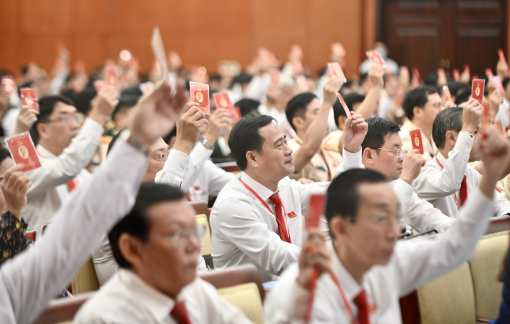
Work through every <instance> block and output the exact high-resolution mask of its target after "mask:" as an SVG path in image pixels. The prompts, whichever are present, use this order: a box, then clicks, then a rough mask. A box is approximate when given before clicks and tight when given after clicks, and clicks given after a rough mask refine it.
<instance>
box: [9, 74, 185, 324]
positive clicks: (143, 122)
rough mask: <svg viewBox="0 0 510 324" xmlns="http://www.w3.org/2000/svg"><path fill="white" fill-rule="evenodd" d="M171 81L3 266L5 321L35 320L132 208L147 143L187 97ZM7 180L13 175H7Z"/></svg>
mask: <svg viewBox="0 0 510 324" xmlns="http://www.w3.org/2000/svg"><path fill="white" fill-rule="evenodd" d="M171 92H172V89H171V88H170V86H169V85H168V83H167V82H166V83H163V84H160V85H158V86H157V87H156V89H155V90H154V92H153V93H152V94H150V95H149V96H147V97H145V98H143V99H142V100H141V101H140V102H139V103H138V106H137V108H135V109H136V111H135V112H134V116H135V118H134V120H133V124H132V125H131V126H130V130H131V134H130V136H129V137H128V139H127V140H126V141H124V140H121V141H119V143H117V145H116V147H115V148H114V149H113V151H112V153H111V155H110V157H109V158H108V160H107V161H106V162H105V164H104V165H103V166H101V167H100V168H99V170H98V171H97V172H96V173H95V174H94V176H92V179H90V181H87V182H86V183H83V184H82V185H81V186H80V187H79V188H78V189H77V190H76V192H75V193H73V197H72V201H71V200H69V201H67V202H66V203H65V204H64V206H63V207H62V208H61V209H60V210H59V212H58V213H57V215H56V216H55V219H54V221H53V223H52V226H50V227H49V228H48V231H47V237H46V238H45V239H43V240H40V241H39V242H38V243H37V244H35V246H34V247H32V248H30V249H27V250H26V251H25V252H23V253H21V254H20V255H18V256H17V257H16V258H14V259H12V260H9V261H7V262H5V264H3V265H2V267H1V268H0V285H1V289H0V318H1V319H2V323H13V324H14V323H32V322H33V321H34V320H35V319H36V318H37V317H38V316H39V314H41V312H42V311H43V310H44V308H45V307H46V306H47V305H48V303H49V302H50V300H51V299H52V298H53V297H54V295H55V292H56V291H58V290H59V289H61V287H63V286H66V285H68V284H69V282H71V280H72V278H73V277H74V275H75V274H76V271H77V270H78V269H79V267H80V266H81V265H82V264H83V263H84V262H85V260H86V259H87V258H88V255H89V253H90V251H91V250H92V248H93V247H94V246H95V245H97V243H98V242H99V240H100V239H101V236H102V235H103V233H105V232H107V231H108V230H109V229H110V228H111V226H113V225H114V224H115V223H116V222H117V221H118V220H119V219H120V218H121V217H123V216H124V215H126V213H127V212H128V211H129V210H130V209H131V207H132V205H133V203H134V200H135V197H136V194H137V192H138V189H139V186H140V182H141V181H140V180H141V178H142V174H143V172H144V171H145V169H146V166H147V156H146V154H147V153H146V152H147V147H148V146H149V145H151V144H152V143H153V142H154V141H155V140H156V139H157V138H158V137H160V136H161V135H163V134H165V133H167V132H168V130H169V129H171V128H172V127H173V126H174V125H175V121H176V119H177V118H176V116H178V114H179V112H180V107H182V106H183V105H184V102H185V100H186V97H185V95H184V88H183V87H182V86H181V87H178V90H177V91H176V94H175V96H172V95H171ZM4 181H8V176H7V174H6V176H5V177H4Z"/></svg>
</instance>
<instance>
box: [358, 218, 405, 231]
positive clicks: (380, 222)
mask: <svg viewBox="0 0 510 324" xmlns="http://www.w3.org/2000/svg"><path fill="white" fill-rule="evenodd" d="M356 220H361V221H367V222H371V223H374V224H378V225H381V226H386V227H390V226H391V225H393V224H395V223H397V224H398V225H399V226H400V228H404V227H405V226H406V223H405V220H404V218H403V217H402V216H401V215H395V216H389V215H377V216H374V217H370V218H368V217H367V218H364V217H357V218H356Z"/></svg>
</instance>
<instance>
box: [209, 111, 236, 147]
mask: <svg viewBox="0 0 510 324" xmlns="http://www.w3.org/2000/svg"><path fill="white" fill-rule="evenodd" d="M231 124H232V118H231V116H230V114H229V113H228V111H226V110H225V109H216V110H215V111H214V112H213V113H212V114H211V116H210V118H209V128H208V129H207V133H206V135H205V138H207V142H208V143H209V144H211V145H214V143H216V141H217V140H218V138H219V137H220V136H221V133H222V132H224V129H227V128H228V127H230V125H231Z"/></svg>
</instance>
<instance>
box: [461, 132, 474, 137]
mask: <svg viewBox="0 0 510 324" xmlns="http://www.w3.org/2000/svg"><path fill="white" fill-rule="evenodd" d="M461 133H464V134H466V135H468V136H469V137H471V138H473V135H472V134H471V133H470V132H466V131H462V132H461Z"/></svg>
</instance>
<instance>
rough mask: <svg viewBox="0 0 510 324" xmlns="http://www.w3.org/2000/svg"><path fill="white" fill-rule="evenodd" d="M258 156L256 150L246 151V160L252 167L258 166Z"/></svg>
mask: <svg viewBox="0 0 510 324" xmlns="http://www.w3.org/2000/svg"><path fill="white" fill-rule="evenodd" d="M258 157H259V154H258V153H257V152H256V151H248V152H246V160H248V165H251V166H252V167H254V168H257V167H258V166H259V163H258Z"/></svg>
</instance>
